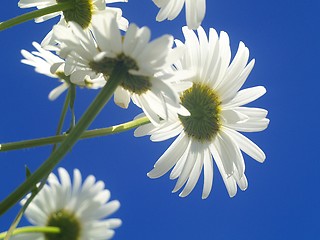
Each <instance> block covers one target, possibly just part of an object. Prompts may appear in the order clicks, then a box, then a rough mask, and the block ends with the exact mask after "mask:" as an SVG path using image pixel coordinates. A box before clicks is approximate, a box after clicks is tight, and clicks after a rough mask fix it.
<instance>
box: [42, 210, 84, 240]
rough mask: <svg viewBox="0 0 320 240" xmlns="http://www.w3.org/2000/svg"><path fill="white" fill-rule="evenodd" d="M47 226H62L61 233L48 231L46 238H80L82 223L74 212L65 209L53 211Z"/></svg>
mask: <svg viewBox="0 0 320 240" xmlns="http://www.w3.org/2000/svg"><path fill="white" fill-rule="evenodd" d="M47 226H53V227H58V228H60V230H61V232H60V233H59V234H53V233H51V234H50V233H46V234H45V239H46V240H79V239H80V233H81V225H80V223H79V221H78V219H77V218H76V217H75V216H74V214H72V213H69V212H67V211H65V210H60V211H58V212H55V213H53V214H52V215H51V216H50V217H49V220H48V222H47Z"/></svg>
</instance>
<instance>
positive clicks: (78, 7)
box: [56, 0, 93, 29]
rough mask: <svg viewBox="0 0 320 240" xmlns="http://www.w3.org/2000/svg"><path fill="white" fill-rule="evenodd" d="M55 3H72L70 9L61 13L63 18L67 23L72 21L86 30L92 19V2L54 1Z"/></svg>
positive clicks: (90, 0) (79, 0)
mask: <svg viewBox="0 0 320 240" xmlns="http://www.w3.org/2000/svg"><path fill="white" fill-rule="evenodd" d="M56 1H57V3H63V2H72V6H73V7H72V8H71V9H68V10H65V11H63V16H64V18H65V20H66V21H67V22H69V21H74V22H76V23H78V24H79V25H80V26H81V27H82V28H83V29H86V28H87V27H88V26H89V24H90V22H91V19H92V11H93V4H92V0H56Z"/></svg>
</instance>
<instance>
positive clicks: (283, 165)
mask: <svg viewBox="0 0 320 240" xmlns="http://www.w3.org/2000/svg"><path fill="white" fill-rule="evenodd" d="M117 5H118V6H123V12H124V16H125V17H126V18H128V19H129V21H130V22H135V23H137V24H138V25H139V26H143V25H147V26H149V27H150V28H151V31H152V36H153V37H157V36H160V35H162V34H165V33H170V34H172V35H174V37H176V38H179V39H181V40H183V37H182V33H181V27H182V26H183V24H184V23H185V16H184V13H183V14H181V15H180V16H179V17H178V18H177V19H176V20H175V21H173V22H163V23H157V22H156V21H155V16H156V14H157V11H158V10H157V8H156V7H155V5H154V4H153V3H152V1H151V0H136V1H135V0H129V3H127V4H117ZM319 11H320V2H319V1H318V0H309V1H308V0H307V1H302V0H298V1H292V0H282V1H279V0H270V1H256V0H246V1H236V0H208V1H207V13H206V17H205V20H204V22H203V24H202V26H203V27H204V28H205V30H206V31H208V29H209V28H210V27H214V28H215V29H217V30H218V31H221V30H224V31H226V32H227V33H228V34H229V36H230V39H231V46H232V52H233V54H234V53H235V51H236V50H237V46H238V43H239V41H243V42H244V43H245V44H246V46H247V47H248V48H249V50H250V59H252V58H255V59H256V65H255V67H254V69H253V71H252V73H251V75H250V77H249V78H248V80H247V83H246V85H245V86H246V87H250V86H257V85H263V86H265V87H266V89H267V94H266V95H265V96H263V97H262V98H261V99H259V100H257V101H255V102H254V103H253V104H252V105H251V106H257V107H262V108H265V109H267V110H268V111H269V115H268V117H269V118H270V120H271V122H270V125H269V128H268V129H267V130H266V131H264V132H261V133H252V134H246V136H249V137H250V138H251V139H252V140H253V141H254V142H256V143H257V144H258V145H259V146H260V147H261V148H262V149H263V150H264V151H265V153H266V155H267V159H266V161H265V163H263V164H260V163H258V162H256V161H254V160H253V159H251V158H250V157H248V156H245V162H246V176H247V178H248V181H249V187H248V189H247V190H246V191H245V192H242V191H240V190H239V191H238V193H237V195H236V196H235V197H234V198H232V199H231V198H229V196H228V194H227V191H226V189H225V186H224V184H223V182H222V179H221V177H220V175H219V173H218V170H217V168H216V167H215V178H214V185H213V190H212V192H211V195H210V196H209V198H208V199H207V200H201V190H202V179H201V180H200V181H199V183H198V184H197V186H196V188H195V190H194V191H193V192H192V193H191V194H190V196H188V197H187V198H183V199H182V198H180V197H178V195H177V194H172V193H171V190H172V189H173V186H174V184H175V182H174V181H170V180H169V176H168V175H165V176H164V177H162V178H160V179H156V180H151V179H149V178H148V177H147V176H146V173H147V172H148V171H149V170H150V169H151V168H152V166H153V164H154V163H155V161H156V160H157V159H158V157H159V156H160V155H161V154H162V153H163V152H164V151H165V150H166V148H167V147H168V146H169V145H170V143H171V141H167V142H161V143H152V142H151V141H150V140H149V139H148V138H147V137H145V138H139V139H136V138H134V136H133V132H132V131H130V132H127V133H123V134H119V135H115V136H110V137H103V138H96V139H90V140H85V141H81V142H79V143H78V144H77V145H76V146H75V147H74V148H73V150H72V151H71V152H70V153H69V154H68V155H67V157H66V158H65V159H64V160H63V161H62V162H61V164H60V165H59V166H63V167H65V168H66V169H68V170H69V172H71V171H72V169H73V168H79V169H80V170H81V172H82V173H83V175H85V176H86V175H88V174H94V175H95V176H96V178H97V179H100V180H103V181H105V183H106V186H107V188H109V189H110V190H111V193H112V199H118V200H119V201H120V202H121V208H120V210H119V211H118V212H117V213H116V214H115V215H114V216H115V217H119V218H121V219H122V220H123V225H122V227H121V228H119V229H117V231H116V236H115V238H114V239H126V240H128V239H137V240H163V239H170V240H171V239H186V240H189V239H199V240H202V239H203V240H205V239H217V240H229V239H246V240H251V239H252V240H256V239H259V240H263V239H268V240H270V239H272V240H283V239H318V238H319V237H320V233H319V226H320V225H319V214H320V207H319V206H320V198H319V193H318V192H319V184H320V175H319V169H320V158H319V147H320V145H319V137H318V136H319V135H320V128H319V116H320V114H319V102H320V97H319V90H318V89H319V86H320V83H319V82H320V79H319V74H318V71H319V55H320V47H319V46H320V44H319V43H320V15H319ZM0 12H1V18H0V21H3V20H6V19H8V18H10V17H13V16H15V15H18V14H20V13H22V12H25V10H21V9H19V8H18V7H17V4H16V1H14V0H13V1H5V2H3V3H2V7H1V10H0ZM57 21H58V19H54V20H52V21H48V22H45V23H43V24H35V23H34V22H29V23H25V24H23V25H20V26H17V27H15V28H12V29H9V30H6V31H4V32H1V33H0V34H1V37H0V48H1V69H2V71H1V72H2V74H1V89H0V91H1V95H0V99H1V100H0V101H1V103H2V104H1V113H2V114H1V116H2V117H1V119H0V142H1V143H3V142H10V141H18V140H22V139H29V138H36V137H42V136H48V135H52V134H54V132H55V129H56V125H57V122H58V118H59V114H60V108H61V106H62V103H63V97H60V98H59V99H58V100H56V101H54V102H50V101H49V100H47V95H48V93H49V91H50V90H51V89H52V88H54V87H55V86H57V84H56V82H55V81H54V80H52V79H49V78H46V77H44V76H41V75H39V74H36V73H35V72H34V70H33V68H31V67H29V66H26V65H23V64H21V63H20V59H21V55H20V49H22V48H23V49H27V50H33V47H32V45H31V42H32V41H41V40H42V38H43V36H45V34H46V33H47V32H48V31H49V29H50V27H51V26H52V25H53V24H54V23H56V22H57ZM96 93H97V92H96V91H87V90H79V91H78V93H77V100H76V112H77V116H78V118H79V117H80V116H81V114H82V113H83V111H84V110H85V109H86V107H87V106H88V104H89V103H90V101H91V100H92V99H93V98H94V96H95V95H96ZM138 113H140V110H139V109H138V108H136V107H134V106H133V105H131V106H130V108H129V109H128V110H123V109H120V108H118V107H116V106H114V104H113V103H110V104H109V105H108V106H107V107H106V108H105V109H104V110H103V112H102V113H101V114H100V115H99V117H98V118H97V119H96V121H95V122H94V124H93V125H92V127H91V128H97V127H106V126H109V125H113V124H117V123H120V122H125V121H128V120H131V119H132V118H133V117H134V116H135V115H137V114H138ZM50 151H51V148H50V147H41V148H35V149H28V150H21V151H16V152H6V153H0V169H2V174H1V176H0V189H1V191H0V199H3V198H4V197H5V196H6V195H7V194H9V193H10V192H11V191H12V190H13V189H14V188H15V187H16V186H18V184H20V183H21V182H22V181H23V178H24V165H25V164H27V165H28V166H29V167H30V169H31V170H34V169H36V168H37V166H39V165H40V164H41V162H42V161H43V160H44V159H46V158H47V156H48V155H49V153H50ZM17 211H18V207H16V208H13V209H12V210H11V211H9V212H8V213H7V214H5V215H4V216H1V217H0V231H4V230H6V228H7V227H8V226H9V223H10V221H11V220H12V219H13V217H14V214H15V213H16V212H17ZM26 224H28V222H27V221H26V220H25V219H24V220H23V221H22V222H21V225H26Z"/></svg>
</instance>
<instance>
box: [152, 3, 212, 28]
mask: <svg viewBox="0 0 320 240" xmlns="http://www.w3.org/2000/svg"><path fill="white" fill-rule="evenodd" d="M153 2H154V3H155V4H156V5H157V7H159V8H160V11H159V13H158V15H157V18H156V19H157V21H160V22H161V21H163V20H165V19H168V20H173V19H175V18H176V17H177V16H178V15H179V13H180V12H181V10H182V8H183V5H184V3H186V6H185V7H186V19H187V25H188V27H189V28H190V29H197V28H198V27H199V26H200V24H201V22H202V20H203V18H204V15H205V13H206V0H153Z"/></svg>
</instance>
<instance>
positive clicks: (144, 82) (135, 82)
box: [89, 53, 152, 95]
mask: <svg viewBox="0 0 320 240" xmlns="http://www.w3.org/2000/svg"><path fill="white" fill-rule="evenodd" d="M116 64H121V65H122V66H123V71H124V72H126V74H125V75H126V76H125V78H124V79H123V80H122V82H121V83H120V86H121V87H123V88H124V89H126V90H128V91H129V92H131V93H135V94H138V95H140V94H143V93H145V92H147V91H148V90H149V89H150V88H151V86H152V84H151V81H150V78H149V77H146V76H138V75H133V74H130V73H129V70H139V67H138V65H137V63H136V61H135V60H134V59H132V58H130V57H128V56H126V55H124V54H123V53H122V54H120V55H118V56H117V57H116V58H108V57H104V58H103V59H101V60H100V61H99V62H94V61H93V62H90V63H89V66H90V67H91V69H92V70H93V71H95V72H96V73H103V74H104V75H105V76H106V77H107V78H108V77H109V76H110V75H111V73H112V71H113V69H114V67H115V66H116Z"/></svg>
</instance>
